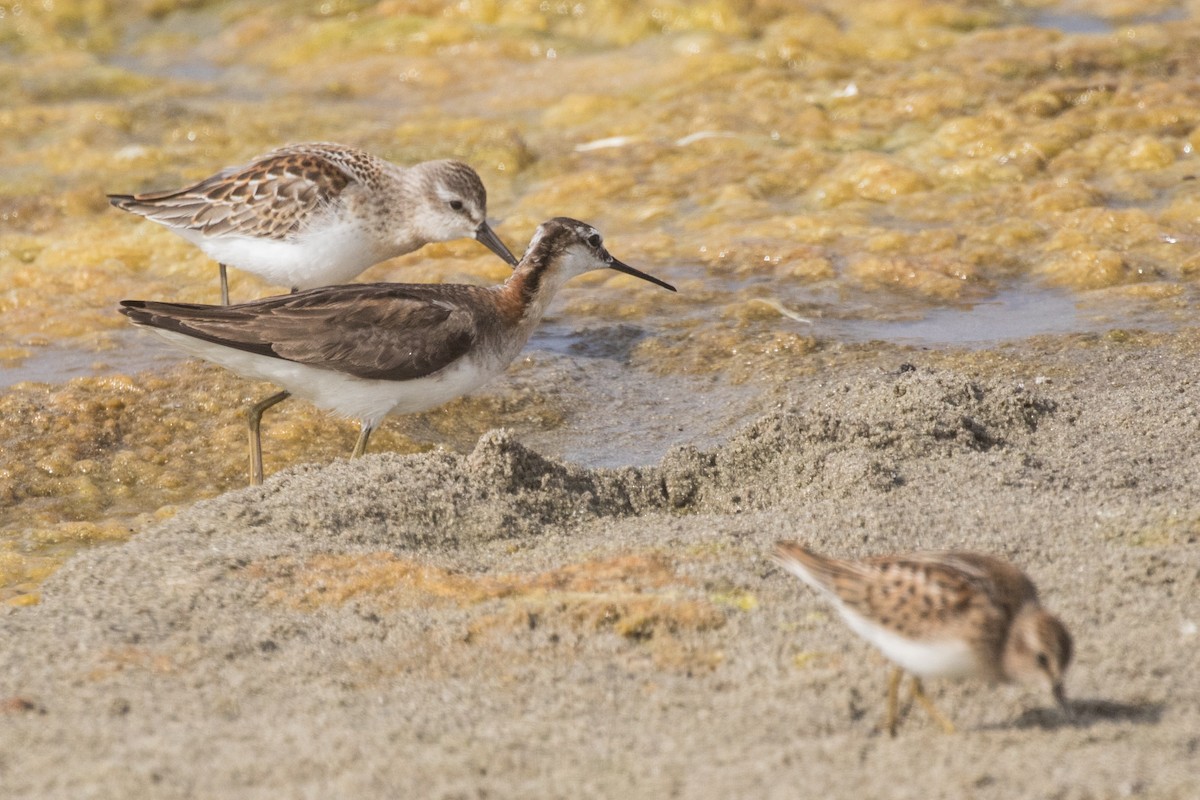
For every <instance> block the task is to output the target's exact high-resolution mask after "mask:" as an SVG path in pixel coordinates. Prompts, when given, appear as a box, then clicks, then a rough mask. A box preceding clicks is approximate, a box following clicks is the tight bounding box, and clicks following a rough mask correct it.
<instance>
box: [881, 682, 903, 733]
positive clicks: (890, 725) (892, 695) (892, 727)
mask: <svg viewBox="0 0 1200 800" xmlns="http://www.w3.org/2000/svg"><path fill="white" fill-rule="evenodd" d="M903 677H904V670H902V669H900V668H899V667H893V668H892V674H891V676H890V677H889V678H888V691H887V716H886V717H885V718H884V721H883V727H884V729H885V730H887V732H888V735H889V736H895V735H896V726H897V725H898V724H899V718H898V717H899V710H898V708H897V706H898V705H899V704H900V681H901V679H902V678H903Z"/></svg>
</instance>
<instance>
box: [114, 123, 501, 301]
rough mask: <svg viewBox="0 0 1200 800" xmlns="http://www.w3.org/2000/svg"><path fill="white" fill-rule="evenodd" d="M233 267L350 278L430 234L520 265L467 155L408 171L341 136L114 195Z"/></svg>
mask: <svg viewBox="0 0 1200 800" xmlns="http://www.w3.org/2000/svg"><path fill="white" fill-rule="evenodd" d="M108 199H109V202H111V203H112V204H113V205H114V206H116V207H117V208H121V209H124V210H125V211H130V212H132V213H134V214H140V215H142V216H143V217H146V218H147V219H151V220H153V221H155V222H158V223H160V224H162V225H165V226H167V227H168V228H170V229H171V230H173V231H175V232H176V233H178V234H179V235H180V236H182V237H183V238H185V239H187V240H188V241H189V242H191V243H192V244H195V245H196V246H197V247H199V248H200V249H201V250H203V251H204V252H205V253H207V254H208V255H209V256H211V257H212V258H214V259H215V260H216V261H217V263H218V264H219V265H220V268H221V302H222V303H223V304H225V305H229V280H228V276H227V274H226V269H225V268H226V265H229V266H233V267H237V268H238V269H242V270H245V271H246V272H251V273H254V274H255V275H258V276H259V277H261V278H263V279H264V280H266V281H269V282H270V283H274V284H277V285H280V286H287V287H289V288H291V289H292V291H298V290H300V289H312V288H314V287H317V286H328V285H331V284H338V283H345V282H346V281H348V280H350V279H352V278H354V277H355V276H356V275H358V274H359V273H360V272H362V271H363V270H365V269H366V268H367V267H369V266H371V265H372V264H377V263H379V262H380V261H385V260H387V259H389V258H393V257H395V256H399V255H404V254H405V253H411V252H412V251H414V250H417V249H418V248H420V247H422V246H424V245H426V244H429V243H430V242H447V241H450V240H452V239H461V238H474V239H478V240H479V241H480V242H481V243H482V244H484V245H486V246H487V247H488V248H489V249H490V250H491V251H492V252H494V253H496V255H498V256H500V257H501V258H503V259H504V260H505V261H506V262H508V263H509V264H511V265H513V266H515V265H516V263H517V259H516V258H515V257H514V256H513V254H512V253H511V252H509V250H508V248H507V247H505V246H504V243H503V242H502V241H500V237H498V236H497V235H496V232H495V231H493V230H492V228H491V226H490V225H488V223H487V218H486V217H487V192H486V190H485V189H484V188H483V182H482V181H480V180H479V175H477V174H476V173H475V170H473V169H471V168H470V167H468V166H467V165H466V164H463V163H460V162H458V161H426V162H424V163H421V164H416V165H415V166H412V167H407V168H406V167H402V166H399V165H397V164H393V163H391V162H390V161H385V160H383V159H382V158H377V157H376V156H373V155H371V154H370V153H366V152H363V151H362V150H357V149H355V148H353V147H346V146H344V145H339V144H326V143H313V144H293V145H288V146H287V147H281V148H279V149H278V150H273V151H272V152H270V153H267V154H266V155H264V156H261V157H259V158H256V159H254V160H253V161H251V162H250V163H248V164H245V165H243V166H240V167H230V168H229V169H225V170H222V171H221V172H218V173H217V174H215V175H212V176H210V177H208V178H205V179H204V180H202V181H200V182H199V183H195V184H192V185H191V186H186V187H184V188H182V189H174V190H170V191H164V192H147V193H144V194H110V195H108Z"/></svg>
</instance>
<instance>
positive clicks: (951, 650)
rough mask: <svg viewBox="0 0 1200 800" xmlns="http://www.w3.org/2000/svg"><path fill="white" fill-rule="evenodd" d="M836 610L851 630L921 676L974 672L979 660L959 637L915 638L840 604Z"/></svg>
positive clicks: (962, 675) (954, 676)
mask: <svg viewBox="0 0 1200 800" xmlns="http://www.w3.org/2000/svg"><path fill="white" fill-rule="evenodd" d="M838 611H840V612H841V614H842V618H843V619H844V620H846V624H847V625H849V626H850V627H851V628H853V629H854V632H855V633H857V634H858V635H859V636H861V637H863V638H864V639H866V640H867V641H868V642H870V643H871V644H873V645H875V646H876V647H878V648H879V650H880V652H882V653H883V654H884V656H886V657H887V658H888V660H890V661H892V662H894V663H896V664H898V665H900V667H902V668H903V669H904V670H905V671H907V672H909V673H912V674H913V675H917V676H919V677H922V678H961V677H966V676H968V675H973V674H976V673H977V672H978V671H979V663H978V661H977V660H976V658H975V653H974V652H972V650H971V648H970V646H969V645H968V644H967V643H966V642H965V641H963V640H961V639H928V640H923V641H915V640H913V639H908V638H906V637H904V636H901V635H900V634H898V633H895V632H893V631H890V630H888V629H886V628H884V627H882V626H880V625H878V624H876V623H874V622H871V621H870V620H868V619H866V618H864V617H862V616H861V615H859V614H856V613H855V612H853V611H851V610H849V609H847V608H845V607H843V606H841V605H840V604H839V606H838Z"/></svg>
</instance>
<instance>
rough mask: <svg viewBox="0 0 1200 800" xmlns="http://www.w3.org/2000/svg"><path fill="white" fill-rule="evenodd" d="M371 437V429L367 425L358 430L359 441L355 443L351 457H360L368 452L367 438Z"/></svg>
mask: <svg viewBox="0 0 1200 800" xmlns="http://www.w3.org/2000/svg"><path fill="white" fill-rule="evenodd" d="M370 438H371V429H370V428H368V427H367V426H366V425H363V426H362V429H361V430H360V431H359V432H358V441H357V442H355V443H354V452H353V453H351V454H350V457H351V458H358V457H360V456H361V455H362V454H363V453H365V452H367V440H368V439H370Z"/></svg>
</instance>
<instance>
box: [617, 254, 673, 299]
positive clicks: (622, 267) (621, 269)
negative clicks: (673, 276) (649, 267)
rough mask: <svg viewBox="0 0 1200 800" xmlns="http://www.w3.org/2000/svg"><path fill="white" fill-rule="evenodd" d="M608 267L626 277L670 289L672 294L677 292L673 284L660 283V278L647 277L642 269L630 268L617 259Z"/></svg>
mask: <svg viewBox="0 0 1200 800" xmlns="http://www.w3.org/2000/svg"><path fill="white" fill-rule="evenodd" d="M608 266H610V267H612V268H613V269H615V270H616V271H617V272H624V273H625V274H626V275H632V276H633V277H635V278H641V279H642V280H644V281H650V282H651V283H656V284H658V285H659V286H661V287H663V288H664V289H670V290H671V291H672V292H673V291H675V287H674V286H672V285H671V284H669V283H667V282H666V281H660V280H659V279H658V278H656V277H654V276H653V275H647V274H646V273H644V272H642V271H641V270H640V269H634V268H633V267H631V266H629V265H628V264H622V263H621V262H620V261H617V260H616V259H615V258H614V259H613V260H612V261H611V262H610V263H609V265H608Z"/></svg>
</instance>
